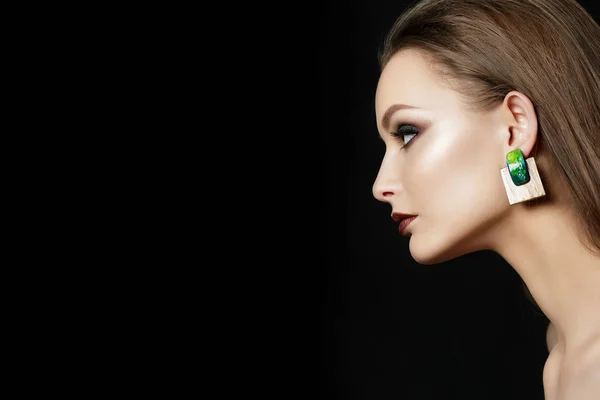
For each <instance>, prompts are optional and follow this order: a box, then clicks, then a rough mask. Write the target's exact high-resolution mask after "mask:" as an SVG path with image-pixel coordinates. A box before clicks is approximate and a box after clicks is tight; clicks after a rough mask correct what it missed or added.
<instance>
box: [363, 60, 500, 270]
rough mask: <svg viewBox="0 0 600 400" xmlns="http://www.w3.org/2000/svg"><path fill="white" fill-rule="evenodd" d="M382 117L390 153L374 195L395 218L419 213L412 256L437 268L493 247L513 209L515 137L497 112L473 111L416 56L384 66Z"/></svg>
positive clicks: (379, 96) (379, 97)
mask: <svg viewBox="0 0 600 400" xmlns="http://www.w3.org/2000/svg"><path fill="white" fill-rule="evenodd" d="M401 105H409V106H412V107H417V108H414V109H405V108H402V106H401ZM375 111H376V117H377V128H378V130H379V134H380V135H381V137H382V139H383V141H384V142H385V147H386V151H385V155H384V157H383V160H382V162H381V166H380V170H379V173H378V175H377V179H376V180H375V183H374V185H373V194H374V196H375V197H376V198H377V199H378V200H380V201H383V202H387V203H389V204H390V205H391V211H393V212H400V213H404V214H414V215H418V217H417V218H416V219H415V220H414V221H413V222H412V223H411V224H410V226H409V227H408V230H407V232H408V234H409V235H410V252H411V254H412V256H413V258H414V259H415V260H416V261H417V262H419V263H421V264H433V263H439V262H443V261H446V260H450V259H453V258H456V257H458V256H460V255H463V254H467V253H471V252H473V251H477V250H482V249H489V248H490V240H489V239H490V237H491V236H490V234H491V231H492V228H493V227H494V226H497V224H498V222H499V221H501V216H502V215H504V214H505V213H506V210H507V209H508V208H509V207H510V205H509V202H508V199H507V195H506V192H505V190H504V186H503V183H502V178H501V174H500V170H501V169H502V168H503V167H505V166H506V165H505V164H503V163H504V156H505V155H504V154H503V152H504V149H505V144H504V140H505V138H506V137H507V135H508V132H502V131H501V130H502V129H504V130H506V126H503V125H502V124H500V123H497V122H498V121H497V118H498V117H497V115H498V113H495V112H494V111H491V112H489V113H472V112H469V111H467V110H466V109H465V107H464V106H463V105H462V104H461V99H460V97H459V95H458V93H456V92H455V91H453V90H451V89H450V88H447V87H446V86H445V85H442V84H441V83H440V82H439V81H438V80H436V79H435V75H434V72H432V71H431V70H430V69H429V67H428V62H427V59H425V58H423V57H422V56H421V55H419V54H418V53H417V52H415V51H414V50H403V51H401V52H400V53H397V54H396V55H395V56H394V57H392V59H391V60H390V61H389V63H388V64H387V65H386V66H385V68H384V70H383V71H382V73H381V76H380V78H379V82H378V85H377V93H376V96H375ZM405 144H406V145H405ZM404 145H405V146H404ZM403 146H404V147H403Z"/></svg>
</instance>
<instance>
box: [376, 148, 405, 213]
mask: <svg viewBox="0 0 600 400" xmlns="http://www.w3.org/2000/svg"><path fill="white" fill-rule="evenodd" d="M387 161H388V162H386V159H385V158H384V159H383V162H382V163H381V166H380V167H379V172H378V174H377V178H376V179H375V182H374V183H373V197H375V198H376V199H377V200H379V201H382V202H385V203H390V202H391V201H392V198H393V197H394V196H395V195H397V194H398V193H400V191H401V190H402V187H401V184H400V179H399V171H398V170H397V169H395V168H392V164H391V163H390V162H389V160H387Z"/></svg>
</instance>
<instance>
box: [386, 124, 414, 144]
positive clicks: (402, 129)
mask: <svg viewBox="0 0 600 400" xmlns="http://www.w3.org/2000/svg"><path fill="white" fill-rule="evenodd" d="M417 135H419V128H417V127H416V126H414V125H411V124H399V125H398V129H396V130H395V131H392V136H394V137H395V138H396V139H398V140H399V141H400V143H402V147H401V149H403V148H404V147H406V146H407V145H408V144H409V143H411V142H412V141H413V139H412V138H411V139H409V140H408V141H406V140H405V137H406V136H412V137H413V138H414V137H415V136H417Z"/></svg>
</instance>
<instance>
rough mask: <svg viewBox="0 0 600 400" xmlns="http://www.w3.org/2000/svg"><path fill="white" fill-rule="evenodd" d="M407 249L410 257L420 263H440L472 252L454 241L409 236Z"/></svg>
mask: <svg viewBox="0 0 600 400" xmlns="http://www.w3.org/2000/svg"><path fill="white" fill-rule="evenodd" d="M409 251H410V255H411V256H412V258H413V259H414V260H415V261H416V262H417V263H419V264H422V265H433V264H440V263H443V262H446V261H450V260H453V259H455V258H458V257H460V256H462V255H465V254H468V253H471V252H473V251H474V250H471V249H467V248H466V247H465V246H461V245H460V244H458V243H456V242H450V241H443V240H435V239H432V238H426V239H425V238H419V237H418V235H413V236H411V237H410V242H409Z"/></svg>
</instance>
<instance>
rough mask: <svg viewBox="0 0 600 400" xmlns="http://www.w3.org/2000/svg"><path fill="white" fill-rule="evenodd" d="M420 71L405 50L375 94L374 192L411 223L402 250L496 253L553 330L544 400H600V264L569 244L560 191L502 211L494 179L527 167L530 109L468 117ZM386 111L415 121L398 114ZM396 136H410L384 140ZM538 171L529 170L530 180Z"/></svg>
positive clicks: (572, 232)
mask: <svg viewBox="0 0 600 400" xmlns="http://www.w3.org/2000/svg"><path fill="white" fill-rule="evenodd" d="M429 65H430V63H429V62H428V59H427V58H426V57H425V56H424V55H422V54H420V53H418V52H417V51H415V50H411V49H406V50H402V51H401V52H399V53H397V54H396V55H394V56H393V57H392V59H391V60H390V61H389V63H388V64H387V65H386V66H385V68H384V69H383V71H382V73H381V75H380V78H379V82H378V85H377V92H376V96H375V112H376V117H377V128H378V130H379V134H380V136H381V138H382V139H383V141H384V142H385V146H386V152H385V155H384V157H383V160H382V162H381V166H380V170H379V173H378V175H377V179H376V180H375V182H374V185H373V195H374V196H375V198H376V199H378V200H380V201H382V202H386V203H389V204H390V206H391V211H392V212H401V213H405V214H415V215H418V217H417V218H416V219H415V220H414V221H413V222H412V223H411V225H410V226H409V228H408V234H409V237H410V241H409V250H410V253H411V255H412V257H413V258H414V260H415V261H417V262H418V263H420V264H424V265H427V264H437V263H441V262H444V261H447V260H451V259H453V258H456V257H459V256H461V255H464V254H468V253H471V252H475V251H479V250H493V251H496V252H497V253H499V254H500V255H501V256H502V257H503V258H504V259H505V260H506V261H507V262H508V263H509V264H510V265H511V266H512V267H513V268H514V269H515V270H516V271H517V273H518V274H519V275H520V276H521V277H522V278H523V280H524V281H525V283H526V284H527V287H528V288H529V290H530V292H531V294H532V295H533V297H534V299H535V300H536V302H537V304H538V305H539V306H540V308H541V309H542V311H543V312H544V313H545V314H546V316H548V318H549V319H550V321H551V325H550V327H549V330H548V336H547V343H548V347H549V352H550V355H549V357H548V360H547V362H546V365H545V367H544V376H543V378H544V388H545V392H546V399H547V400H554V399H569V400H576V399H591V398H592V397H593V398H594V399H597V398H600V396H599V394H600V312H598V310H600V289H599V288H600V257H598V256H596V255H593V254H592V253H590V252H589V251H588V250H587V249H586V248H585V247H584V246H583V244H582V243H581V242H580V241H579V239H578V236H577V226H576V223H575V222H574V221H575V220H574V217H573V213H572V209H571V208H570V206H569V204H570V203H569V200H568V198H566V197H565V196H566V195H565V193H567V192H566V191H564V190H563V189H562V188H561V186H560V185H561V184H560V182H558V181H556V180H551V179H552V176H545V177H544V178H543V179H544V185H545V186H546V185H547V187H546V192H547V193H549V191H548V188H550V187H551V188H552V189H553V190H554V195H553V196H552V198H551V199H550V196H548V201H545V202H544V203H542V204H540V205H537V206H536V207H527V206H526V205H525V203H518V204H514V205H512V206H511V205H510V204H509V202H508V198H507V194H506V191H505V189H504V185H503V182H502V179H501V174H500V170H501V169H502V168H505V167H506V161H505V156H506V153H508V152H509V151H511V150H514V149H517V148H518V149H521V151H522V152H523V155H524V156H525V158H528V157H529V155H530V153H531V151H532V149H533V148H534V145H535V143H536V140H537V133H538V120H537V115H536V112H535V108H534V106H533V104H532V102H531V101H530V100H529V99H528V98H527V96H525V95H524V94H522V93H520V92H518V91H511V92H510V93H508V94H507V95H506V96H505V98H504V100H503V101H502V102H499V103H498V104H497V106H495V107H494V108H493V109H492V110H490V111H489V112H480V111H478V112H473V111H469V110H467V109H466V107H465V106H464V105H463V104H462V102H461V98H460V96H459V94H458V93H457V92H455V91H453V90H452V89H450V88H449V87H447V86H446V85H444V84H443V81H441V80H440V79H439V78H438V76H437V75H436V74H435V72H434V71H433V70H431V69H430V68H429ZM394 104H408V105H411V106H414V107H419V108H420V109H413V110H397V111H396V112H394V113H393V114H392V116H391V119H390V124H389V126H384V124H383V121H382V118H383V115H384V113H385V112H386V110H387V109H388V108H389V107H391V106H392V105H394ZM401 124H410V125H413V126H415V127H416V128H417V129H418V135H417V136H412V135H410V136H407V137H405V138H406V141H407V142H408V144H407V146H406V147H404V148H402V146H403V144H404V143H403V138H397V137H395V136H393V132H396V131H397V130H398V127H399V126H400V125H401ZM539 168H540V165H539V164H538V169H539Z"/></svg>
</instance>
